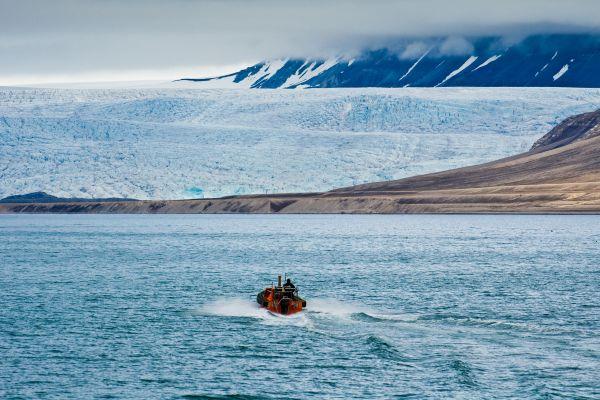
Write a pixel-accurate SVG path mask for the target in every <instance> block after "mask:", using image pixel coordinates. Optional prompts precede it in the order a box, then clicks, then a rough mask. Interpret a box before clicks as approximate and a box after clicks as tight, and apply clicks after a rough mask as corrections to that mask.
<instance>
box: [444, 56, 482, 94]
mask: <svg viewBox="0 0 600 400" xmlns="http://www.w3.org/2000/svg"><path fill="white" fill-rule="evenodd" d="M475 60H477V57H476V56H471V57H469V58H468V59H467V61H465V62H464V63H463V65H461V66H460V67H458V68H457V69H455V70H454V71H452V72H450V73H449V74H448V76H446V77H445V78H444V80H443V81H441V82H440V83H438V84H437V85H435V86H436V87H438V86H440V85H443V84H444V83H446V82H447V81H449V80H450V79H452V78H454V77H455V76H456V75H458V74H460V73H461V72H463V71H464V70H465V69H467V68H468V67H469V65H471V64H473V63H474V62H475Z"/></svg>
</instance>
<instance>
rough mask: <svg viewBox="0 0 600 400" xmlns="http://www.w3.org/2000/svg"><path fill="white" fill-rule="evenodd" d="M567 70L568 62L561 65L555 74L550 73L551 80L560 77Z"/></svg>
mask: <svg viewBox="0 0 600 400" xmlns="http://www.w3.org/2000/svg"><path fill="white" fill-rule="evenodd" d="M568 70H569V64H565V65H563V66H562V68H561V69H560V70H559V71H558V72H557V73H556V74H554V75H552V79H553V80H557V79H560V77H561V76H563V75H564V74H565V73H566V72H567V71H568Z"/></svg>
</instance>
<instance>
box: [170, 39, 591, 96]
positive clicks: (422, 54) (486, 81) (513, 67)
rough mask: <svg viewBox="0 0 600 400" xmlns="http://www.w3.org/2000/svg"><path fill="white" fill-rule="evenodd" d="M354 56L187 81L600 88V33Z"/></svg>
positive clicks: (414, 45)
mask: <svg viewBox="0 0 600 400" xmlns="http://www.w3.org/2000/svg"><path fill="white" fill-rule="evenodd" d="M395 47H396V48H393V49H390V48H387V47H382V48H379V49H375V50H367V51H363V52H362V53H360V55H358V56H356V57H355V58H343V57H337V58H329V59H319V58H317V59H310V58H309V59H299V58H287V59H282V60H274V61H266V62H262V63H258V64H255V65H253V66H250V67H248V68H245V69H242V70H240V71H238V72H236V73H233V74H227V75H223V76H220V77H216V78H202V79H195V78H182V79H179V80H178V81H187V82H196V83H198V84H199V85H206V86H209V87H219V85H222V86H223V87H240V88H255V89H275V88H286V89H297V88H334V87H440V86H441V87H444V86H451V87H461V86H465V87H513V86H514V87H590V88H597V87H600V74H598V73H597V70H598V68H600V35H596V34H553V35H532V36H528V37H526V38H525V39H523V40H521V41H519V42H516V43H512V44H507V43H506V41H505V40H504V39H503V38H502V37H496V36H490V37H479V38H474V39H471V40H470V41H469V40H466V39H463V38H446V39H441V38H434V39H431V38H429V39H428V38H426V39H417V40H415V41H412V42H410V41H405V43H403V44H401V45H398V46H395Z"/></svg>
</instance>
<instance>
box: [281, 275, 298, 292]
mask: <svg viewBox="0 0 600 400" xmlns="http://www.w3.org/2000/svg"><path fill="white" fill-rule="evenodd" d="M283 288H284V289H285V290H290V291H293V290H294V289H296V286H295V285H294V284H293V283H292V280H291V279H290V278H287V280H286V281H285V283H284V284H283Z"/></svg>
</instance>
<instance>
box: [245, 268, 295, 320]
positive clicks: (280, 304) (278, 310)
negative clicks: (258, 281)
mask: <svg viewBox="0 0 600 400" xmlns="http://www.w3.org/2000/svg"><path fill="white" fill-rule="evenodd" d="M256 301H257V302H258V304H259V305H260V306H261V307H264V308H266V309H267V310H269V311H270V312H272V313H274V314H281V315H291V314H295V313H298V312H300V311H302V310H303V309H305V308H306V300H304V299H302V298H301V297H300V296H298V288H296V286H294V284H293V283H292V281H291V280H290V279H287V281H286V283H284V284H283V285H282V284H281V275H279V276H278V277H277V286H275V285H271V287H267V288H265V290H263V291H261V292H260V293H259V294H257V295H256Z"/></svg>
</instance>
